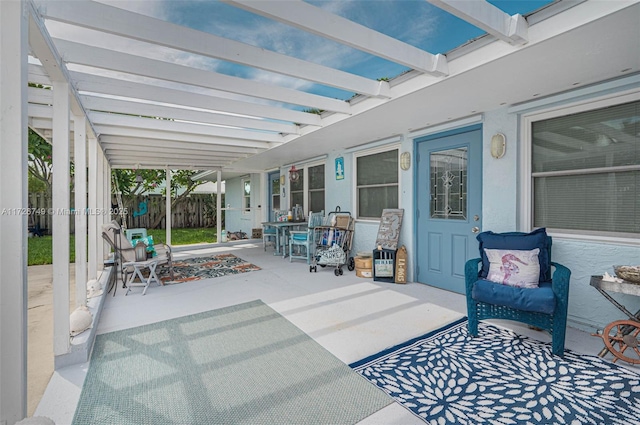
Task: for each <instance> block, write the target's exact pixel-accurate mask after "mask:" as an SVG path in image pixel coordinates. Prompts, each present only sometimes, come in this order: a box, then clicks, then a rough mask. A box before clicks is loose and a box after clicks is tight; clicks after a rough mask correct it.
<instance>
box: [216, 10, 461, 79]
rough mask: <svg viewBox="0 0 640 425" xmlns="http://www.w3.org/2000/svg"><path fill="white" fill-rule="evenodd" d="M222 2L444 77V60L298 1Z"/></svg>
mask: <svg viewBox="0 0 640 425" xmlns="http://www.w3.org/2000/svg"><path fill="white" fill-rule="evenodd" d="M223 1H224V2H225V3H229V4H231V5H233V6H236V7H239V8H241V9H244V10H248V11H249V12H253V13H256V14H259V15H261V16H265V17H267V18H269V19H273V20H276V21H279V22H282V23H285V24H287V25H291V26H293V27H295V28H299V29H301V30H303V31H307V32H309V33H312V34H315V35H318V36H320V37H324V38H327V39H329V40H333V41H336V42H338V43H341V44H344V45H347V46H349V47H353V48H354V49H358V50H361V51H363V52H367V53H369V54H372V55H375V56H378V57H381V58H384V59H387V60H389V61H391V62H395V63H399V64H401V65H404V66H407V67H409V68H411V69H415V70H417V71H420V72H424V73H428V74H432V75H435V76H446V75H447V74H448V72H449V71H448V67H447V58H446V57H445V56H443V55H440V54H439V55H432V54H431V53H429V52H426V51H424V50H421V49H418V48H417V47H414V46H412V45H410V44H407V43H404V42H402V41H399V40H397V39H395V38H393V37H389V36H388V35H385V34H382V33H380V32H377V31H374V30H372V29H370V28H367V27H365V26H363V25H360V24H358V23H355V22H353V21H350V20H348V19H345V18H343V17H341V16H338V15H335V14H333V13H330V12H327V11H326V10H324V9H321V8H319V7H316V6H313V5H311V4H309V3H305V2H303V1H300V0H289V1H255V0H223Z"/></svg>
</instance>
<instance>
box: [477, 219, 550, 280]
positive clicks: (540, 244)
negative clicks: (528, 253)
mask: <svg viewBox="0 0 640 425" xmlns="http://www.w3.org/2000/svg"><path fill="white" fill-rule="evenodd" d="M476 239H478V242H480V246H479V247H480V258H482V269H481V271H480V277H481V278H483V279H485V278H486V277H487V274H488V273H489V264H490V263H489V259H488V258H487V254H486V253H485V251H484V250H485V248H489V249H510V250H532V249H536V248H540V253H539V254H538V259H539V262H540V282H550V281H551V277H552V276H551V255H550V252H551V237H549V236H548V235H547V229H545V228H544V227H541V228H539V229H536V230H534V231H533V232H531V233H522V232H508V233H494V232H492V231H488V232H482V233H480V234H478V236H476Z"/></svg>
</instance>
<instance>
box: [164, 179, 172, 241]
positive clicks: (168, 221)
mask: <svg viewBox="0 0 640 425" xmlns="http://www.w3.org/2000/svg"><path fill="white" fill-rule="evenodd" d="M165 180H166V182H167V196H166V197H165V199H166V201H167V203H166V205H167V215H166V217H165V218H166V220H165V223H166V224H167V225H166V232H167V245H171V170H170V169H168V168H167V177H166V179H165Z"/></svg>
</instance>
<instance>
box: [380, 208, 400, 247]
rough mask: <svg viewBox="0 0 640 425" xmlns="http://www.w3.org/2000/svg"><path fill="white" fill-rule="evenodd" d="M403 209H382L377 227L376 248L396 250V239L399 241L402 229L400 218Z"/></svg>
mask: <svg viewBox="0 0 640 425" xmlns="http://www.w3.org/2000/svg"><path fill="white" fill-rule="evenodd" d="M403 215H404V209H402V208H400V209H390V208H387V209H384V210H382V216H381V217H380V227H378V237H377V238H376V246H377V247H382V249H398V239H400V228H401V227H402V217H403Z"/></svg>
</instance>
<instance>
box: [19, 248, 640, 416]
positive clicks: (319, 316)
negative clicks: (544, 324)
mask: <svg viewBox="0 0 640 425" xmlns="http://www.w3.org/2000/svg"><path fill="white" fill-rule="evenodd" d="M227 252H229V253H233V254H235V255H237V256H239V257H241V258H242V259H244V260H246V261H249V262H251V263H253V264H255V265H257V266H259V267H260V268H261V270H259V271H253V272H249V273H243V274H237V275H227V276H224V277H218V278H214V279H206V280H200V281H194V282H187V283H182V284H176V285H168V286H163V287H160V286H156V285H152V286H150V287H149V289H148V291H147V294H146V295H144V296H142V295H141V292H142V289H141V288H134V289H132V291H131V293H130V294H129V295H128V296H125V291H123V290H122V288H121V286H119V288H118V291H117V293H116V295H115V296H111V294H108V296H107V297H106V300H105V304H104V308H103V311H102V316H101V317H100V320H99V323H98V329H97V333H105V332H111V331H116V330H120V329H126V328H130V327H135V326H139V325H143V324H148V323H153V322H157V321H161V320H166V319H171V318H175V317H180V316H185V315H189V314H193V313H198V312H202V311H207V310H212V309H216V308H221V307H226V306H231V305H235V304H239V303H242V302H247V301H251V300H256V299H260V300H262V301H263V302H265V303H266V304H268V305H269V306H270V307H271V308H273V309H275V310H276V311H278V312H279V313H280V314H282V315H283V316H284V317H286V318H287V319H288V320H289V321H291V322H292V323H293V324H295V325H296V326H298V327H299V328H300V329H302V330H303V331H304V332H306V333H307V334H308V335H310V336H311V337H312V338H314V339H315V340H316V341H317V342H318V343H320V344H321V345H322V346H324V347H325V348H326V349H327V350H329V351H330V352H331V353H333V354H334V355H335V356H336V357H337V358H339V359H340V360H342V361H343V362H345V363H351V362H353V361H356V360H359V359H361V358H363V357H366V356H367V355H370V354H373V353H375V352H378V351H380V350H382V349H384V348H386V347H389V346H392V345H395V344H397V343H400V342H403V341H405V340H407V339H409V338H411V337H414V336H417V335H421V334H424V333H426V332H428V331H429V330H432V329H435V328H437V327H439V326H440V325H441V324H442V322H448V321H451V320H454V319H456V318H458V317H462V316H464V315H465V314H466V305H465V298H464V297H463V296H462V295H460V294H455V293H452V292H448V291H443V290H440V289H436V288H433V287H430V286H428V285H423V284H419V283H408V284H403V285H399V284H390V283H382V282H374V281H373V280H372V279H365V278H359V277H357V276H356V275H355V272H349V271H347V270H346V268H345V273H344V275H343V276H340V277H337V276H335V275H334V273H333V269H332V268H331V267H327V268H326V269H321V268H319V269H318V272H317V273H310V272H309V267H308V266H307V265H306V263H305V262H304V261H301V260H294V261H293V262H290V261H289V259H288V258H287V259H283V258H281V257H278V256H274V255H273V249H272V248H267V251H266V252H265V251H264V250H263V247H262V242H261V241H256V240H250V241H238V242H235V243H230V244H225V245H220V246H207V247H179V249H178V250H177V252H176V253H175V256H176V257H177V258H179V257H189V256H205V255H213V254H218V253H227ZM499 323H500V325H503V326H506V327H509V328H512V329H514V330H515V331H516V332H518V333H520V334H522V335H527V336H529V337H532V338H534V339H538V340H541V341H549V340H550V337H549V336H548V335H547V334H546V333H545V332H538V331H534V330H531V329H529V328H528V327H526V326H521V325H519V324H517V323H515V322H504V321H500V322H499ZM566 348H568V349H572V350H574V351H577V352H580V353H584V354H590V355H595V354H597V353H598V352H599V351H600V349H601V348H602V342H601V340H600V339H599V338H596V337H593V336H591V335H589V334H588V333H586V332H582V331H579V330H576V329H573V328H569V329H568V332H567V341H566ZM51 363H53V362H52V361H51ZM30 366H32V365H31V364H30ZM88 366H89V363H88V362H87V363H82V364H78V365H73V366H69V367H65V368H62V369H59V370H57V371H56V372H55V373H53V374H52V375H51V380H50V381H49V384H48V386H47V388H46V391H45V392H44V395H43V396H42V398H41V399H40V401H39V404H38V407H37V409H36V410H35V416H46V417H49V418H51V419H53V420H54V421H55V422H56V424H58V425H61V424H70V423H71V421H72V418H73V414H74V412H75V408H76V405H77V402H78V399H79V396H80V392H81V390H82V384H83V381H84V378H85V376H86V372H87V370H88ZM623 366H624V365H623ZM634 369H635V370H638V371H640V368H639V367H636V368H634ZM42 378H44V377H42ZM33 396H34V402H36V401H37V400H36V398H37V397H35V396H36V394H35V393H34V394H33ZM421 423H423V422H422V421H421V420H420V419H418V418H416V417H415V416H413V414H411V413H409V412H408V411H407V410H405V409H404V408H403V407H401V406H400V405H399V404H392V405H390V406H388V407H387V408H384V409H382V410H381V411H379V412H377V413H376V414H374V415H372V416H370V417H369V418H367V419H365V420H363V421H362V422H361V423H360V424H361V425H371V424H403V425H404V424H421Z"/></svg>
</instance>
